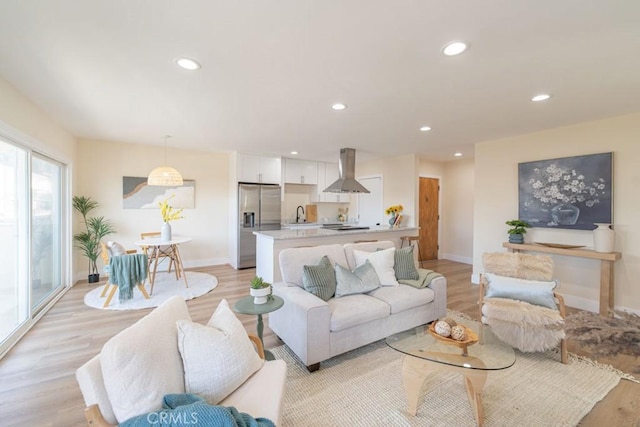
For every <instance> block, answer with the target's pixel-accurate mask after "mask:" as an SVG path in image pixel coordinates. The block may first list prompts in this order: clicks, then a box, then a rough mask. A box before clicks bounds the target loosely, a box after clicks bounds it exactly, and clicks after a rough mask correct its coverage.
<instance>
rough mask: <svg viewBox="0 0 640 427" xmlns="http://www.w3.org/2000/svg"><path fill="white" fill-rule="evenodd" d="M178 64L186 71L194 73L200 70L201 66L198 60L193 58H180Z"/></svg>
mask: <svg viewBox="0 0 640 427" xmlns="http://www.w3.org/2000/svg"><path fill="white" fill-rule="evenodd" d="M176 62H177V63H178V65H179V66H181V67H182V68H184V69H185V70H191V71H193V70H197V69H199V68H200V64H199V63H198V62H197V61H196V60H194V59H191V58H178V59H177V60H176Z"/></svg>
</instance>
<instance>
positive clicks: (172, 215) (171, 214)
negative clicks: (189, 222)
mask: <svg viewBox="0 0 640 427" xmlns="http://www.w3.org/2000/svg"><path fill="white" fill-rule="evenodd" d="M174 196H175V194H173V195H171V197H167V198H166V199H164V200H163V201H162V202H160V203H158V205H159V206H160V214H161V215H162V220H163V221H164V222H165V223H166V222H169V221H175V220H178V219H182V218H184V217H183V216H182V215H180V214H181V213H182V209H178V210H176V211H174V210H173V208H172V207H171V205H170V204H169V200H171V199H172V198H173V197H174Z"/></svg>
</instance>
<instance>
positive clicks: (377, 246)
mask: <svg viewBox="0 0 640 427" xmlns="http://www.w3.org/2000/svg"><path fill="white" fill-rule="evenodd" d="M395 247H396V245H395V244H394V243H393V242H391V241H389V240H381V241H379V242H360V243H347V244H346V245H344V254H345V256H346V257H347V262H348V263H349V268H350V269H351V270H353V269H355V268H356V267H357V266H358V265H357V264H356V258H355V257H354V256H353V251H362V252H375V251H379V250H381V249H389V248H395Z"/></svg>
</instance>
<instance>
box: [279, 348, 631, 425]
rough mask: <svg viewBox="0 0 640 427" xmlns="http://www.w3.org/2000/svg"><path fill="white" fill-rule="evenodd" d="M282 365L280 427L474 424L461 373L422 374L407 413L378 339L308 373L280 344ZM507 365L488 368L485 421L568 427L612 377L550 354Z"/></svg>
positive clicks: (396, 358) (397, 358)
mask: <svg viewBox="0 0 640 427" xmlns="http://www.w3.org/2000/svg"><path fill="white" fill-rule="evenodd" d="M272 351H273V353H274V354H275V355H276V357H277V358H279V359H283V360H284V361H286V363H287V366H288V378H287V389H286V394H285V399H284V414H283V425H284V426H311V425H312V426H447V427H448V426H475V425H476V423H475V420H474V418H473V413H472V410H471V406H470V405H469V402H468V400H467V395H466V391H465V388H464V383H463V378H462V376H460V375H457V374H455V373H448V372H441V373H438V374H435V375H434V376H432V377H430V378H427V380H426V381H425V383H424V386H423V389H422V397H421V398H420V400H419V404H418V405H419V406H418V413H417V415H416V416H411V415H409V414H408V412H407V410H406V408H407V403H406V398H405V395H404V388H403V385H402V379H401V367H402V359H403V355H401V354H400V353H398V352H397V351H395V350H393V349H391V348H389V347H388V346H387V345H386V344H385V343H384V341H378V342H375V343H373V344H370V345H367V346H365V347H361V348H359V349H357V350H353V351H351V352H349V353H345V354H343V355H340V356H337V357H334V358H332V359H330V360H328V361H326V362H322V365H321V367H320V370H319V371H317V372H314V373H309V372H308V371H307V369H306V368H305V367H304V366H303V365H302V364H301V363H300V362H299V361H297V359H296V358H295V356H294V355H293V353H291V351H290V350H289V349H288V347H286V346H280V347H277V348H275V349H273V350H272ZM516 357H517V359H516V363H515V364H514V365H513V366H512V367H511V368H509V369H506V370H501V371H494V372H491V373H490V374H489V376H488V379H487V383H486V386H485V388H484V393H483V408H484V412H485V417H484V421H485V426H487V427H489V426H501V427H502V426H508V425H517V426H535V427H539V426H575V425H577V424H578V423H579V422H580V420H581V419H582V418H583V417H584V416H585V415H586V414H588V413H589V411H591V409H592V408H593V406H594V405H595V404H596V403H597V402H598V401H600V400H601V399H602V398H604V397H605V396H606V395H607V393H609V391H610V390H611V389H613V388H614V387H615V386H616V385H617V384H618V382H619V381H620V375H619V373H617V372H616V371H615V370H613V369H611V368H609V367H607V366H604V365H598V364H596V363H594V362H591V361H589V360H587V359H584V358H580V357H578V356H575V355H570V362H569V364H568V365H563V364H562V363H560V361H559V360H560V357H559V354H558V353H557V352H546V353H526V354H525V353H520V352H516Z"/></svg>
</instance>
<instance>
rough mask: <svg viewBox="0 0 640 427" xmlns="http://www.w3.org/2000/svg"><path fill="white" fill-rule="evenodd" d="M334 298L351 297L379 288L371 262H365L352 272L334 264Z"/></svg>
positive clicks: (376, 275) (378, 280)
mask: <svg viewBox="0 0 640 427" xmlns="http://www.w3.org/2000/svg"><path fill="white" fill-rule="evenodd" d="M335 270H336V298H339V297H342V296H345V295H351V294H364V293H367V292H370V291H372V290H374V289H376V288H379V287H380V286H381V285H380V279H379V278H378V274H377V273H376V270H375V268H373V265H371V262H369V260H367V261H366V262H365V263H364V264H362V265H361V266H360V267H358V268H356V269H355V270H353V271H349V270H348V269H346V268H344V267H342V266H340V265H338V264H336V265H335Z"/></svg>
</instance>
